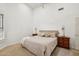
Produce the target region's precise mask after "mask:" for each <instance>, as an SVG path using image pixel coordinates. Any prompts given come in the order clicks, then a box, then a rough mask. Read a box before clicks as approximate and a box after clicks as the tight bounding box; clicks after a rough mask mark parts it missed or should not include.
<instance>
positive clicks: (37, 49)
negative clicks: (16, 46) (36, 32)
mask: <svg viewBox="0 0 79 59" xmlns="http://www.w3.org/2000/svg"><path fill="white" fill-rule="evenodd" d="M21 43H22V46H23V47H25V48H27V49H28V50H29V51H31V52H32V53H34V54H35V55H38V56H44V55H46V56H49V55H51V52H52V51H53V50H54V48H55V47H56V45H57V38H47V37H38V36H33V37H24V38H23V39H22V41H21Z"/></svg>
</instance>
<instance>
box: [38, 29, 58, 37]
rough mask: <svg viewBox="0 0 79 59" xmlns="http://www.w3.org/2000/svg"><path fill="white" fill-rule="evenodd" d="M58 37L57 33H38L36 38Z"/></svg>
mask: <svg viewBox="0 0 79 59" xmlns="http://www.w3.org/2000/svg"><path fill="white" fill-rule="evenodd" d="M57 35H58V31H40V32H39V33H38V36H41V37H52V38H54V37H57Z"/></svg>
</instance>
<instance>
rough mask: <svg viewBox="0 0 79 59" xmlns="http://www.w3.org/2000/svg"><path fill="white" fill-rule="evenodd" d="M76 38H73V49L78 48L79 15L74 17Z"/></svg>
mask: <svg viewBox="0 0 79 59" xmlns="http://www.w3.org/2000/svg"><path fill="white" fill-rule="evenodd" d="M75 27H76V29H75V30H76V35H75V36H76V39H75V49H77V50H79V17H78V18H76V25H75Z"/></svg>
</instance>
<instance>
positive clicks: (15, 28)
mask: <svg viewBox="0 0 79 59" xmlns="http://www.w3.org/2000/svg"><path fill="white" fill-rule="evenodd" d="M0 13H2V14H4V31H5V40H4V41H0V43H1V44H0V46H4V45H7V44H10V43H14V42H19V41H20V40H21V39H22V38H23V37H24V36H26V35H31V34H32V22H33V21H32V10H31V9H30V8H29V7H28V6H27V5H25V4H20V3H19V4H18V3H17V4H14V3H13V4H0Z"/></svg>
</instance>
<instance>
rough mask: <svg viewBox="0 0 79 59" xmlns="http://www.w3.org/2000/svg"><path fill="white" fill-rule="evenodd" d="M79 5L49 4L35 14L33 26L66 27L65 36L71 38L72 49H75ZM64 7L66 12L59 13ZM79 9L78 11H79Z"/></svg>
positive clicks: (59, 28) (36, 10) (35, 11)
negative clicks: (76, 19)
mask: <svg viewBox="0 0 79 59" xmlns="http://www.w3.org/2000/svg"><path fill="white" fill-rule="evenodd" d="M77 6H79V4H47V5H45V7H44V8H42V7H40V8H37V9H35V10H34V12H33V20H34V21H33V25H34V27H37V28H38V29H40V28H57V29H58V30H59V31H60V33H61V27H62V26H65V35H66V36H69V37H70V38H71V39H70V46H71V48H74V47H75V17H76V16H77V14H79V12H78V10H79V8H77ZM61 7H64V10H62V11H58V9H59V8H61ZM77 9H78V10H77Z"/></svg>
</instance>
